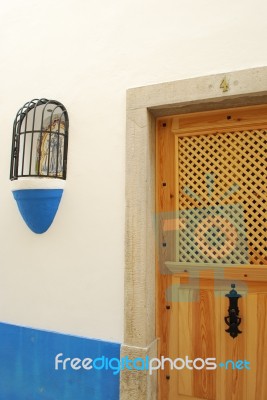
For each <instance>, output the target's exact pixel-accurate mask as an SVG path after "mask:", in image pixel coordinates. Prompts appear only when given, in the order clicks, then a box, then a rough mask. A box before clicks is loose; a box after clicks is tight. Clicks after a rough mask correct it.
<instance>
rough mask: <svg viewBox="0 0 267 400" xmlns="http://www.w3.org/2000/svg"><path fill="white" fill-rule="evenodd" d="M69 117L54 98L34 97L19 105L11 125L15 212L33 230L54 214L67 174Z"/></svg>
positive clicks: (46, 225) (38, 230)
mask: <svg viewBox="0 0 267 400" xmlns="http://www.w3.org/2000/svg"><path fill="white" fill-rule="evenodd" d="M68 128H69V118H68V113H67V110H66V108H65V107H64V106H63V104H61V103H59V102H58V101H56V100H47V99H40V100H39V99H34V100H31V101H29V102H27V103H26V104H24V106H23V107H21V108H20V109H19V111H18V113H17V115H16V118H15V121H14V126H13V139H12V151H11V166H10V179H11V185H12V192H13V196H14V198H15V200H16V202H17V205H18V208H19V211H20V213H21V215H22V217H23V219H24V221H25V222H26V224H27V225H28V227H29V228H30V229H31V230H32V231H33V232H35V233H43V232H45V231H46V230H47V229H48V228H49V227H50V225H51V224H52V222H53V219H54V217H55V215H56V212H57V209H58V206H59V203H60V200H61V197H62V193H63V189H64V184H65V180H66V174H67V150H68Z"/></svg>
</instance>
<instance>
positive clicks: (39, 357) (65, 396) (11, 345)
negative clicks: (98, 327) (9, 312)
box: [0, 323, 120, 400]
mask: <svg viewBox="0 0 267 400" xmlns="http://www.w3.org/2000/svg"><path fill="white" fill-rule="evenodd" d="M58 353H63V355H64V357H70V358H74V357H78V358H81V359H84V358H87V357H89V358H92V359H95V358H97V357H101V356H103V355H104V356H105V357H108V358H109V359H111V358H113V357H114V358H118V359H119V357H120V344H119V343H112V342H105V341H101V340H96V339H87V338H82V337H77V336H71V335H64V334H59V333H54V332H47V331H42V330H36V329H31V328H25V327H20V326H15V325H10V324H6V323H0V400H39V399H40V400H118V399H119V374H118V375H114V374H113V371H112V370H101V371H99V370H98V371H97V370H89V371H88V370H84V369H81V370H76V371H75V370H73V369H71V368H68V369H67V370H63V369H60V370H55V368H54V365H55V356H56V355H57V354H58Z"/></svg>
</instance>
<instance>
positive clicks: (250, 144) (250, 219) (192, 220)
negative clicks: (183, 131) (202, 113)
mask: <svg viewBox="0 0 267 400" xmlns="http://www.w3.org/2000/svg"><path fill="white" fill-rule="evenodd" d="M177 140H178V146H177V147H178V156H177V168H178V185H179V187H178V209H179V210H180V217H181V218H183V219H184V220H185V221H186V223H185V228H184V229H182V230H180V232H179V239H178V240H179V246H178V259H179V261H180V262H184V261H185V262H220V263H231V264H235V263H242V264H267V222H266V211H267V204H266V198H267V185H266V181H267V179H266V178H267V131H265V130H251V131H243V132H231V133H220V134H210V135H201V136H190V137H178V139H177Z"/></svg>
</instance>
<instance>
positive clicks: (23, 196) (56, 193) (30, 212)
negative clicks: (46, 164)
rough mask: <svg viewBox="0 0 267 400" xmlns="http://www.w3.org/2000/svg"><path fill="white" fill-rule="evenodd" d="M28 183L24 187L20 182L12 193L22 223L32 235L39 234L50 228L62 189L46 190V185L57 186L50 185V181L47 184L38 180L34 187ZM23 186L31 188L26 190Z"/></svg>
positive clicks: (42, 180) (55, 184)
mask: <svg viewBox="0 0 267 400" xmlns="http://www.w3.org/2000/svg"><path fill="white" fill-rule="evenodd" d="M49 181H50V182H49ZM57 181H58V180H57ZM24 183H25V182H24ZM30 183H31V184H30V185H28V184H26V185H25V184H21V182H20V183H18V184H17V186H18V187H17V188H15V187H14V188H13V190H12V192H13V196H14V198H15V200H16V202H17V205H18V209H19V211H20V213H21V216H22V218H23V219H24V221H25V222H26V224H27V225H28V227H29V228H30V229H31V230H32V231H33V232H34V233H38V234H40V233H44V232H46V231H47V230H48V228H49V227H50V226H51V224H52V222H53V220H54V218H55V215H56V213H57V210H58V206H59V203H60V201H61V197H62V193H63V188H62V187H61V188H59V187H50V188H47V187H46V186H47V185H48V186H57V183H56V182H53V184H52V185H51V180H48V182H47V179H45V180H44V179H43V178H39V182H38V181H37V183H35V184H34V185H33V184H32V182H30ZM49 183H50V185H49ZM15 185H16V184H15ZM25 186H30V187H31V188H27V189H26V188H24V187H25ZM40 186H41V187H42V188H40ZM58 186H62V184H61V183H60V184H59V185H58ZM37 187H38V188H37Z"/></svg>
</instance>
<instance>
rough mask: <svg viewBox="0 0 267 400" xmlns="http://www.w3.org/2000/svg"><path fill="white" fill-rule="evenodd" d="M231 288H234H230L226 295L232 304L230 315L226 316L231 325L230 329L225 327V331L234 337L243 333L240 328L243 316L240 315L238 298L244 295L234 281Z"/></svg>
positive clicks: (229, 310)
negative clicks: (237, 289)
mask: <svg viewBox="0 0 267 400" xmlns="http://www.w3.org/2000/svg"><path fill="white" fill-rule="evenodd" d="M231 288H232V290H230V292H229V293H227V294H226V295H225V297H228V299H229V302H230V304H229V308H228V316H227V317H224V320H225V323H226V324H227V325H228V326H229V328H228V329H225V332H227V333H229V334H230V336H231V337H232V338H233V339H234V338H235V337H237V335H238V334H239V333H242V331H240V330H239V329H238V327H239V325H240V323H241V318H240V317H239V316H238V314H239V308H238V299H239V298H240V297H242V296H241V294H239V293H237V291H236V290H235V284H234V283H232V284H231Z"/></svg>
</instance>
